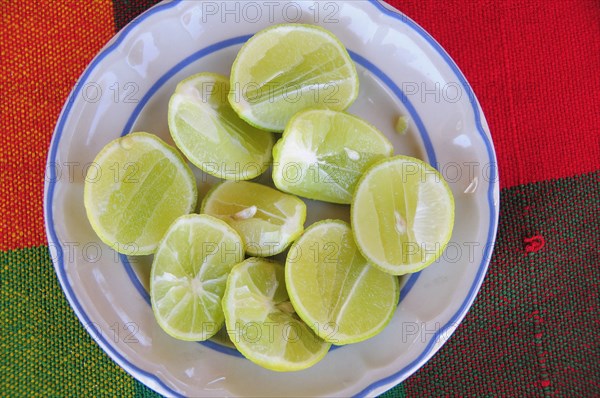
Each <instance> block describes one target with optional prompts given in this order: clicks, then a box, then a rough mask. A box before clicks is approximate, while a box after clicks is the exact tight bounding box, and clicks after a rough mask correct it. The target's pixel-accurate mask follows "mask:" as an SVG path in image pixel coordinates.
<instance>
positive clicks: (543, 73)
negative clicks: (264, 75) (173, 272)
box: [0, 0, 600, 397]
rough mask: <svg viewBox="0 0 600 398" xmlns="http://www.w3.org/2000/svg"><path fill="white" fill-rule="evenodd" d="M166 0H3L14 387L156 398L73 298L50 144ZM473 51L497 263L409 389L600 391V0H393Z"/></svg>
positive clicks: (1, 233) (7, 289) (0, 58)
mask: <svg viewBox="0 0 600 398" xmlns="http://www.w3.org/2000/svg"><path fill="white" fill-rule="evenodd" d="M152 3H153V2H152V1H139V2H130V1H128V0H113V1H110V0H104V1H96V2H91V3H88V2H78V1H73V2H51V1H49V0H43V1H39V2H26V1H13V2H2V4H1V5H0V9H1V12H0V14H2V24H1V25H0V50H1V53H0V63H1V65H2V67H1V72H2V73H1V80H0V92H1V93H2V102H1V103H0V115H1V121H0V128H1V131H0V142H1V145H0V147H1V148H2V152H1V154H0V160H1V167H2V174H1V175H2V183H1V184H0V191H1V196H0V198H1V199H0V205H1V211H0V214H1V216H0V217H1V219H2V222H1V223H0V228H1V230H0V258H1V265H2V266H1V267H0V283H1V291H0V295H1V302H2V306H1V307H0V315H1V318H0V328H1V330H2V332H1V336H2V338H1V340H0V347H1V352H2V359H1V365H0V383H1V385H0V391H1V392H2V395H5V394H6V395H8V396H15V395H19V396H31V395H37V394H44V395H59V396H62V395H81V396H97V395H118V396H132V395H140V396H144V395H154V393H153V392H152V391H151V390H149V389H148V388H146V387H145V386H143V385H142V384H140V383H139V382H137V381H136V380H134V379H133V378H132V377H131V376H129V375H128V374H127V373H126V372H125V371H123V370H122V369H120V368H119V367H118V366H117V365H116V364H115V363H113V362H112V361H111V359H110V358H108V356H106V355H105V354H104V353H103V352H102V351H101V349H100V348H99V347H98V346H97V345H96V344H95V343H94V342H93V340H92V339H91V338H90V337H89V336H88V335H87V333H86V332H85V330H84V328H83V327H82V326H81V324H80V323H79V322H78V320H77V318H76V316H75V314H74V313H73V311H72V310H71V308H70V307H69V305H68V303H67V301H66V299H65V297H64V295H63V293H62V291H61V288H60V286H59V284H58V281H57V278H56V276H55V274H54V269H53V266H52V262H51V259H50V255H49V253H48V246H47V240H46V235H45V229H44V219H43V213H42V202H43V184H44V175H45V162H46V157H47V149H48V146H49V143H50V139H51V136H52V132H53V129H54V125H55V123H56V120H57V118H58V115H59V113H60V110H61V108H62V106H63V104H64V102H65V100H66V98H67V95H68V93H69V92H70V90H71V88H72V87H73V85H74V84H75V82H76V80H77V78H78V77H79V75H80V74H81V73H82V71H83V69H84V68H85V66H86V65H87V64H88V62H89V61H90V60H91V59H92V57H93V56H94V55H95V54H96V53H97V52H98V51H99V50H100V48H101V47H102V46H103V45H104V44H105V43H106V42H107V41H108V40H109V39H110V38H111V37H112V36H113V35H114V34H115V33H116V32H117V31H119V29H121V28H122V27H123V26H124V25H125V24H126V23H127V22H129V21H130V20H131V19H132V18H134V17H135V16H136V15H138V14H139V13H141V12H143V11H144V10H146V9H147V8H148V7H149V6H150V5H151V4H152ZM391 4H393V5H394V6H395V7H396V8H398V9H399V10H401V11H403V12H404V13H405V14H407V15H408V16H410V17H411V18H412V19H414V20H415V21H416V22H417V23H418V24H420V25H421V26H422V27H423V28H425V30H427V31H428V32H429V33H430V34H431V35H432V36H433V37H434V38H435V39H436V40H437V41H438V42H439V43H440V44H441V45H442V46H443V47H444V48H445V49H446V50H447V51H448V53H449V54H450V56H451V57H453V59H454V60H455V61H456V63H457V64H458V65H459V67H460V68H461V70H462V71H463V73H464V74H465V76H466V77H467V80H468V81H469V82H470V84H471V85H472V87H473V89H474V91H475V93H476V95H477V97H478V98H479V101H480V102H481V106H482V107H483V109H484V112H485V114H486V117H487V120H488V122H489V125H490V130H491V132H492V137H493V140H494V144H495V147H496V153H497V157H498V163H499V168H500V178H501V180H500V181H501V188H502V190H501V208H500V225H499V232H498V236H497V243H496V248H495V251H494V255H493V258H492V261H491V264H490V268H489V272H488V275H487V277H486V279H485V282H484V283H483V286H482V288H481V291H480V293H479V295H478V297H477V299H476V301H475V303H474V305H473V307H472V308H471V310H470V311H469V313H468V315H467V317H466V319H465V320H464V321H463V323H462V324H461V325H460V326H459V327H458V330H457V331H456V333H455V334H454V335H453V336H452V337H451V338H450V339H449V341H448V342H447V343H446V344H445V345H444V346H443V348H442V349H441V350H440V351H439V352H438V353H437V354H436V355H435V356H434V357H433V358H432V359H431V360H430V361H429V362H428V363H427V364H426V365H425V366H424V367H423V368H421V369H420V370H419V371H418V372H416V373H415V374H414V375H413V376H411V377H410V378H409V379H407V380H406V381H404V382H403V383H402V384H400V385H398V386H396V387H395V388H394V389H392V390H390V391H388V392H387V393H386V394H384V395H385V396H387V397H395V396H439V395H461V396H463V395H468V396H473V395H475V396H481V395H486V396H489V395H509V396H542V395H559V396H599V395H600V365H599V363H600V361H599V358H600V346H599V343H600V337H599V336H600V316H599V311H598V308H599V302H600V298H599V295H598V291H599V282H600V255H599V247H598V245H599V243H600V242H599V240H600V238H599V237H600V227H599V221H600V171H599V170H600V2H599V1H598V0H572V1H570V0H553V1H546V2H543V3H541V2H530V1H526V0H504V1H500V2H495V1H494V2H492V1H478V2H462V1H454V0H452V1H441V0H440V1H438V0H428V1H422V0H421V1H417V0H407V1H391Z"/></svg>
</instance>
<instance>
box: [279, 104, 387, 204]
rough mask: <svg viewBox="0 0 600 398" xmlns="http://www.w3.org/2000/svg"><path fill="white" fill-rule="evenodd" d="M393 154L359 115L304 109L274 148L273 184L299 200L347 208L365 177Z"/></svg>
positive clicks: (379, 134)
mask: <svg viewBox="0 0 600 398" xmlns="http://www.w3.org/2000/svg"><path fill="white" fill-rule="evenodd" d="M393 151H394V147H393V146H392V144H391V143H390V142H389V140H388V139H387V138H386V137H385V136H384V135H383V134H382V133H381V132H380V131H379V130H377V129H376V128H375V127H373V126H372V125H371V124H369V123H368V122H366V121H365V120H363V119H361V118H359V117H357V116H353V115H350V114H348V113H345V112H337V111H332V110H328V109H310V110H305V111H302V112H300V113H298V114H296V115H295V116H294V117H293V118H292V120H290V122H289V123H288V125H287V127H286V128H285V131H284V132H283V136H282V138H281V139H280V140H279V141H278V142H277V144H276V145H275V147H274V148H273V181H274V182H275V186H277V188H279V189H281V190H283V191H286V192H290V193H293V194H295V195H299V196H304V197H306V198H310V199H317V200H322V201H326V202H333V203H343V204H347V203H350V202H351V200H352V195H353V193H354V189H355V188H356V183H357V182H358V179H359V178H360V177H361V175H362V174H363V172H364V171H365V170H366V169H367V168H368V167H369V166H370V165H372V164H373V163H375V162H377V161H378V160H381V159H383V158H385V157H389V156H391V155H392V153H393Z"/></svg>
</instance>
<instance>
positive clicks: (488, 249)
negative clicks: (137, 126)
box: [44, 0, 498, 396]
mask: <svg viewBox="0 0 600 398" xmlns="http://www.w3.org/2000/svg"><path fill="white" fill-rule="evenodd" d="M180 1H181V0H175V1H172V2H169V3H162V4H158V5H156V6H154V7H152V8H151V9H149V10H147V11H146V12H144V13H143V14H141V15H139V16H138V17H137V18H135V19H134V20H133V21H131V22H130V23H129V24H128V25H127V26H125V27H124V28H123V29H122V30H121V31H120V32H119V33H117V35H116V36H115V39H114V40H113V41H112V42H111V43H109V44H108V45H107V46H106V47H105V48H104V49H102V50H101V51H100V53H99V54H98V55H97V56H96V57H95V58H94V59H93V60H92V61H91V62H90V64H89V65H88V67H87V68H86V69H85V71H84V72H83V74H82V75H81V77H80V78H79V80H78V84H76V86H75V88H74V89H73V91H72V92H71V94H70V95H69V98H68V99H67V101H66V104H65V106H64V108H63V110H62V112H61V114H60V116H59V119H58V123H57V126H56V128H55V131H54V134H53V137H52V142H51V144H50V151H49V156H48V162H47V170H49V171H50V176H49V178H48V179H47V180H46V190H45V196H44V216H45V220H46V233H47V236H48V238H49V246H52V247H53V248H54V249H55V250H56V253H55V255H53V256H52V258H53V260H54V266H55V269H56V272H57V276H58V278H59V281H60V284H61V286H62V288H63V291H64V293H65V296H66V297H67V299H68V301H69V303H70V305H71V307H72V308H73V310H74V311H75V313H76V314H77V316H78V318H79V320H80V322H82V324H83V325H84V326H85V325H91V324H93V322H92V321H91V319H90V318H89V316H88V314H87V313H86V312H85V311H84V310H83V307H82V306H81V304H80V303H79V301H78V300H77V297H76V295H75V293H74V291H73V289H72V288H71V285H70V284H69V282H68V276H67V273H66V269H65V264H64V261H63V257H64V255H63V251H62V247H61V246H60V245H57V244H55V243H56V242H59V239H58V236H57V234H56V231H55V229H54V217H53V212H52V207H53V206H52V200H53V197H54V187H55V182H56V180H57V178H56V170H55V168H53V167H50V166H52V165H53V164H55V159H56V155H57V151H58V144H59V142H60V138H61V135H62V132H63V129H64V126H65V123H66V121H67V119H68V116H69V114H70V112H71V108H72V106H73V103H74V102H75V98H77V95H78V94H79V92H80V90H81V87H82V85H81V84H79V82H84V81H86V80H87V78H88V77H89V75H90V74H91V73H92V71H93V70H94V69H95V68H96V67H97V66H98V65H99V64H100V63H101V62H102V60H103V59H104V58H105V57H106V56H107V55H108V54H110V53H111V52H112V51H113V50H115V49H116V48H117V47H118V46H119V45H120V44H121V43H122V42H123V40H124V39H125V37H127V35H128V34H129V33H130V32H131V31H132V30H133V29H135V28H136V27H137V26H138V25H139V24H141V23H142V22H143V21H144V20H146V19H147V18H148V17H150V16H152V15H154V14H156V13H158V12H160V11H163V10H167V9H170V8H172V7H174V6H175V5H177V4H178V3H179V2H180ZM369 3H371V4H372V5H374V7H375V8H377V9H378V10H380V11H381V12H382V13H384V14H386V15H388V16H390V17H392V18H394V19H396V20H398V21H400V22H401V23H404V24H406V25H407V26H408V27H409V28H411V29H412V30H414V31H415V32H416V33H417V34H419V35H420V36H421V37H422V38H423V39H424V40H426V41H427V42H428V43H429V44H430V45H431V46H432V48H433V49H435V50H436V52H437V53H438V54H439V55H440V56H441V57H442V59H443V60H444V61H445V62H446V64H447V65H448V66H449V67H450V68H451V70H452V71H453V72H454V74H455V75H456V77H457V78H458V80H459V82H460V84H461V85H462V86H463V87H464V89H465V91H466V93H467V95H468V97H469V102H470V103H471V106H472V108H473V113H474V117H475V124H476V126H477V132H478V133H479V135H480V136H481V138H482V140H483V142H484V144H485V147H486V150H487V154H488V157H489V159H490V164H491V166H492V167H490V176H489V177H490V181H491V182H492V183H491V184H490V186H489V188H488V193H487V198H488V205H489V212H490V213H489V229H488V234H487V242H486V245H485V246H484V252H483V256H482V261H481V264H480V265H479V267H478V270H477V273H476V275H475V279H474V281H473V283H472V285H471V288H470V289H469V292H468V293H467V296H466V297H465V299H464V301H463V303H462V304H461V306H460V308H459V309H458V310H457V311H456V313H455V314H454V315H453V316H452V317H451V318H450V320H449V321H448V322H447V323H446V324H445V325H444V326H442V327H441V328H440V329H439V330H438V331H437V332H436V333H435V334H434V335H433V336H432V338H431V340H430V342H429V343H428V345H427V346H426V347H425V349H424V350H423V352H422V353H421V354H420V355H419V356H418V358H417V359H415V360H414V361H412V362H411V363H410V364H408V365H407V366H405V367H403V368H402V369H400V370H399V371H397V372H395V373H393V374H392V375H390V376H387V377H385V378H383V379H380V380H377V381H375V382H373V383H371V384H370V385H369V386H367V387H366V388H364V389H363V390H362V391H360V392H359V393H358V394H356V396H366V395H370V394H373V393H374V392H375V391H379V390H382V389H385V388H387V387H389V386H390V385H393V384H397V383H399V382H401V381H402V380H404V379H406V378H407V377H408V376H409V375H411V374H412V373H414V372H415V371H416V370H417V369H418V368H419V367H420V366H421V365H422V364H423V363H424V362H426V361H427V360H428V359H429V358H430V357H431V356H433V354H435V352H436V351H437V349H439V348H440V347H441V345H440V346H439V347H437V349H434V348H435V345H436V343H437V342H438V340H439V339H440V337H448V336H449V334H450V333H448V332H449V331H450V332H452V331H453V329H454V328H455V327H456V326H457V325H458V323H459V322H460V321H461V320H462V319H463V318H464V316H465V315H466V312H467V311H468V309H469V308H470V306H471V304H472V302H473V300H474V299H475V296H476V295H477V292H478V291H479V288H480V287H481V283H482V282H483V278H484V276H485V273H486V271H487V267H488V264H489V261H490V257H491V253H492V250H493V246H494V237H495V235H496V230H497V223H498V213H497V211H496V205H495V204H494V190H495V189H496V188H497V185H498V174H497V167H496V165H497V163H496V156H495V153H494V148H493V145H492V142H491V140H490V138H489V137H488V136H487V134H486V133H485V129H484V128H483V125H482V120H481V113H480V107H479V104H478V103H477V100H476V98H475V94H474V93H473V90H472V89H471V87H470V85H469V84H468V82H467V81H466V79H465V77H464V76H463V74H462V72H461V71H460V69H459V68H458V66H457V65H456V64H455V63H454V61H453V60H452V59H451V58H450V56H449V55H448V54H447V53H446V51H445V50H444V49H443V48H442V47H441V46H440V45H439V43H437V41H435V39H433V37H431V35H429V33H427V32H426V31H425V30H424V29H423V28H421V27H420V26H419V25H418V24H417V23H416V22H414V21H413V20H411V19H410V18H408V17H407V16H406V15H404V14H402V13H400V12H399V11H397V10H392V9H389V8H387V7H386V6H384V5H383V4H382V3H380V2H379V1H378V0H369ZM237 39H240V38H237ZM230 40H235V39H230ZM227 41H228V40H226V41H225V42H227ZM221 43H224V42H221ZM229 45H232V44H231V43H230V44H229ZM209 47H211V46H209ZM209 47H207V48H209ZM213 51H214V50H213ZM355 60H356V59H355ZM360 61H361V60H360V59H359V62H360ZM365 61H366V60H365ZM367 62H368V61H367ZM378 77H379V78H380V79H382V77H381V76H378ZM163 78H165V76H163V77H161V79H163ZM161 79H159V80H158V81H157V83H155V85H156V84H158V83H159V82H161ZM388 79H389V78H388ZM382 80H383V81H384V82H385V83H386V85H388V87H389V84H388V83H389V82H388V81H386V80H385V77H384V78H383V79H382ZM163 83H164V81H162V82H161V85H162V84H163ZM402 95H403V94H402ZM407 103H408V101H407V102H405V103H404V104H405V105H406V104H407ZM136 110H137V108H136ZM140 110H141V108H140ZM130 121H131V120H130ZM131 123H133V121H131ZM128 127H131V126H128ZM423 137H424V136H423V135H422V138H423ZM427 139H428V138H427ZM423 143H424V144H425V146H426V150H427V154H428V157H429V156H430V151H429V149H428V148H427V141H426V140H425V139H424V140H423ZM429 145H431V144H430V143H429ZM431 153H432V154H433V148H431ZM434 159H435V154H433V159H432V158H431V157H429V160H430V161H432V160H434ZM432 163H433V164H436V162H432ZM411 279H412V278H409V282H410V281H411ZM415 280H416V279H415ZM415 280H412V283H411V285H410V286H409V288H411V287H412V285H414V282H415ZM406 285H408V283H407V284H406ZM406 285H405V288H406ZM405 294H406V292H405ZM86 329H87V328H86ZM88 332H89V333H90V335H91V336H92V337H93V338H94V340H95V341H96V342H97V343H98V345H100V347H101V348H102V349H103V350H104V351H105V352H106V353H107V354H109V355H110V357H111V358H113V360H115V362H117V363H118V364H119V365H120V366H121V367H122V368H124V369H125V370H127V371H128V372H129V373H131V374H132V375H133V376H134V377H135V376H137V378H138V379H140V378H143V379H144V380H151V381H152V382H153V383H152V384H153V385H154V386H160V388H161V389H163V391H167V392H168V393H169V394H170V395H173V396H182V395H181V394H179V393H177V392H176V391H174V390H173V389H172V388H171V387H169V386H168V385H167V384H166V383H164V382H163V381H162V380H161V379H160V378H158V377H157V376H156V375H154V374H152V373H150V372H147V371H145V370H143V369H141V368H139V367H137V366H135V365H134V364H132V363H131V362H130V361H129V360H127V359H126V358H125V357H124V356H123V355H121V353H119V352H118V351H117V350H116V349H114V348H113V347H112V346H111V345H110V344H109V343H108V341H107V340H106V338H105V337H104V336H103V335H102V334H101V333H96V332H94V331H93V329H88Z"/></svg>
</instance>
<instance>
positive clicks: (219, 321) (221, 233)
mask: <svg viewBox="0 0 600 398" xmlns="http://www.w3.org/2000/svg"><path fill="white" fill-rule="evenodd" d="M243 258H244V245H243V243H242V239H241V238H240V236H239V235H238V234H237V232H235V230H233V228H231V227H230V226H229V225H227V224H226V223H225V222H223V221H221V220H219V219H217V218H214V217H211V216H208V215H198V214H190V215H186V216H183V217H180V218H178V219H177V220H175V222H174V223H173V224H172V225H171V226H170V227H169V230H168V231H167V233H166V234H165V237H164V239H163V240H162V241H161V242H160V245H159V246H158V250H157V251H156V254H155V255H154V260H153V262H152V270H151V272H150V297H151V300H152V310H153V311H154V315H155V317H156V320H157V322H158V324H159V325H160V326H161V327H162V329H163V330H164V331H165V332H167V333H168V334H170V335H171V336H173V337H175V338H177V339H180V340H192V341H200V340H206V339H208V338H209V337H211V336H213V335H214V334H215V333H217V332H218V331H219V329H220V328H221V327H222V326H223V322H224V316H223V309H222V307H221V299H222V298H223V292H224V291H225V285H226V283H227V276H228V275H229V271H230V270H231V268H233V266H234V265H235V264H237V263H239V262H241V261H242V260H243Z"/></svg>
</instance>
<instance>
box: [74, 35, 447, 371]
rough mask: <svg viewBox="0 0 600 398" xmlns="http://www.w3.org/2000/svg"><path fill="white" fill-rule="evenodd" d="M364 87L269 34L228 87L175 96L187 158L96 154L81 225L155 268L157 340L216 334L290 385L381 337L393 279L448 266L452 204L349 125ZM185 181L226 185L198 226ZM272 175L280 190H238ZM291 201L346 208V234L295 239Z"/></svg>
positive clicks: (372, 132) (424, 177) (176, 126)
mask: <svg viewBox="0 0 600 398" xmlns="http://www.w3.org/2000/svg"><path fill="white" fill-rule="evenodd" d="M358 86H359V81H358V75H357V73H356V69H355V65H354V63H353V61H352V60H351V58H350V56H349V54H348V52H347V51H346V49H345V48H344V46H343V45H342V43H340V41H339V40H338V39H337V38H336V37H335V36H334V35H333V34H332V33H331V32H329V31H327V30H325V29H323V28H320V27H316V26H310V25H300V24H284V25H277V26H274V27H271V28H268V29H265V30H263V31H260V32H258V33H257V34H256V35H255V36H253V37H252V38H251V39H250V40H248V42H247V43H246V44H244V46H243V47H242V48H241V50H240V51H239V53H238V54H237V57H236V59H235V61H234V63H233V66H232V69H231V76H230V78H227V77H225V76H221V75H218V74H215V73H200V74H197V75H194V76H191V77H189V78H187V79H185V80H183V81H182V82H181V83H179V85H178V86H177V88H176V89H175V92H174V93H173V95H172V97H171V100H170V102H169V109H168V125H169V130H170V133H171V137H172V139H173V141H174V142H175V144H176V146H177V148H178V149H179V151H181V153H182V154H183V156H182V155H180V153H179V152H178V151H177V150H176V149H175V148H173V147H171V146H170V145H168V144H167V143H165V142H164V141H162V140H161V139H159V138H158V137H156V136H154V135H151V134H148V133H143V132H137V133H130V134H128V135H126V136H124V137H121V138H119V139H117V140H114V141H112V142H110V143H109V144H108V145H107V146H106V147H105V148H104V149H103V150H102V151H101V152H100V153H99V154H98V156H97V157H96V160H95V166H96V167H93V168H92V167H90V169H89V172H88V175H87V177H86V180H85V190H84V202H85V208H86V211H87V215H88V218H89V221H90V224H91V226H92V227H93V229H94V230H95V231H96V233H97V234H98V236H99V237H100V238H101V239H102V240H103V241H104V242H105V243H106V244H108V245H110V246H111V247H112V248H114V249H115V250H117V251H119V252H121V253H125V254H128V255H140V254H154V259H153V263H152V270H151V276H150V295H151V299H152V308H153V311H154V314H155V316H156V320H157V323H158V324H159V325H160V327H161V328H162V329H163V330H164V331H165V332H167V333H168V334H170V335H171V336H173V337H175V338H177V339H182V340H190V341H201V340H206V339H208V338H211V337H212V336H214V335H215V334H216V333H217V332H218V331H219V330H221V329H223V328H225V330H226V332H227V335H228V336H229V338H230V340H231V342H232V343H233V344H234V345H235V346H236V347H237V349H238V350H239V351H240V352H241V353H242V354H243V355H244V356H246V357H247V358H248V359H250V360H251V361H253V362H255V363H257V364H259V365H261V366H263V367H265V368H268V369H271V370H275V371H295V370H301V369H305V368H307V367H309V366H311V365H313V364H315V363H316V362H318V361H319V360H321V359H322V358H323V357H324V356H325V355H326V353H327V352H328V350H329V348H330V346H331V345H332V344H336V345H344V344H350V343H357V342H360V341H363V340H365V339H368V338H370V337H372V336H374V335H376V334H377V333H379V332H380V331H381V330H383V329H384V327H385V326H386V325H387V324H388V322H389V321H390V320H391V318H392V317H393V315H394V312H395V309H396V306H397V303H398V298H399V290H400V289H399V281H398V277H397V275H402V274H406V273H412V272H416V271H418V270H421V269H422V268H424V267H426V266H428V265H429V264H431V263H433V262H434V261H435V260H436V259H437V258H438V257H439V256H440V255H441V253H442V251H443V250H444V248H445V246H446V245H447V243H448V241H449V239H450V235H451V233H452V227H453V223H454V200H453V197H452V193H451V191H450V189H449V187H448V185H447V184H446V182H445V181H444V179H443V178H442V176H441V175H440V174H439V173H438V172H437V171H436V170H435V169H433V168H432V167H431V166H429V165H427V164H426V163H424V162H422V161H420V160H418V159H415V158H411V157H407V156H393V151H394V148H393V146H392V145H391V143H390V142H389V141H388V139H387V138H386V137H385V136H384V135H383V134H382V133H381V132H380V131H379V130H377V128H375V127H374V126H373V125H371V124H370V123H368V122H367V121H365V120H362V119H361V118H359V117H357V116H354V115H351V114H349V113H346V112H344V110H345V109H347V108H348V107H349V106H350V105H351V104H352V103H353V101H354V100H355V99H356V97H357V95H358V92H359V87H358ZM281 132H282V133H283V134H281V136H279V137H277V138H278V139H276V136H275V133H281ZM186 159H187V161H189V162H190V163H191V164H192V165H193V166H189V165H188V162H186ZM193 167H197V168H199V169H201V170H202V171H204V172H205V173H208V174H210V175H213V176H215V177H217V178H220V179H222V180H223V181H222V182H221V183H219V184H217V185H215V186H214V187H212V189H211V190H210V191H209V192H208V193H207V194H206V195H205V197H204V198H203V201H202V203H201V205H200V209H199V214H192V212H194V211H195V210H196V209H197V196H198V190H197V181H196V180H195V177H194V174H193V171H192V169H193ZM269 168H271V170H272V181H273V183H274V185H275V187H276V188H272V187H269V186H266V185H262V184H258V183H256V182H250V181H247V180H251V179H253V178H255V177H258V176H259V175H261V174H263V173H264V172H265V171H266V170H267V169H269ZM296 195H297V196H296ZM298 196H301V197H303V198H307V199H313V200H320V201H325V202H330V203H339V204H349V205H350V219H351V224H348V223H346V222H343V221H340V220H328V219H327V220H322V221H320V222H317V223H315V224H313V225H311V226H310V227H309V228H307V229H306V230H304V223H305V220H306V212H307V208H306V204H305V202H304V201H303V200H301V199H299V198H298ZM286 251H287V252H286ZM281 253H283V254H281ZM277 254H281V255H282V256H285V264H284V265H282V264H280V263H278V262H276V261H274V260H273V259H272V258H269V257H272V256H274V255H277Z"/></svg>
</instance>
